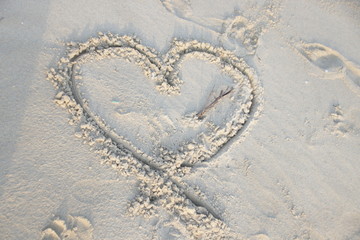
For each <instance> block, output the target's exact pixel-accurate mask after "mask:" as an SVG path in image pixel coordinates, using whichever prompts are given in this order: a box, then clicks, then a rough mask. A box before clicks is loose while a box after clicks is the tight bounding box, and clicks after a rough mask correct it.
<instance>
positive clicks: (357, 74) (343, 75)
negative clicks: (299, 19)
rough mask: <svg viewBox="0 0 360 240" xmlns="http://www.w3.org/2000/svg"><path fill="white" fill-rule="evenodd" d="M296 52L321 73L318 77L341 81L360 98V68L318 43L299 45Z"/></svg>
mask: <svg viewBox="0 0 360 240" xmlns="http://www.w3.org/2000/svg"><path fill="white" fill-rule="evenodd" d="M298 51H299V52H300V53H301V54H302V55H303V56H304V57H305V58H306V59H307V60H308V61H309V62H311V63H312V64H313V65H315V66H316V67H318V68H319V69H320V70H321V71H322V75H321V76H320V77H322V78H325V79H343V80H344V82H345V84H346V86H347V87H348V88H349V89H350V90H351V91H353V92H354V93H356V94H358V95H359V96H360V66H357V65H356V64H355V63H353V62H351V61H349V60H348V59H346V58H345V57H344V56H343V55H341V54H340V53H339V52H337V51H335V50H333V49H331V48H329V47H327V46H324V45H322V44H320V43H303V44H300V46H299V47H298Z"/></svg>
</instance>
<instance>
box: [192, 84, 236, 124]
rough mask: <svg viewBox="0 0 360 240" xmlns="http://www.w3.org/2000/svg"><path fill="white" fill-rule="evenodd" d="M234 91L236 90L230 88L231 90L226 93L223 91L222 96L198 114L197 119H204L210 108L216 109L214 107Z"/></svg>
mask: <svg viewBox="0 0 360 240" xmlns="http://www.w3.org/2000/svg"><path fill="white" fill-rule="evenodd" d="M233 89H234V88H230V90H227V91H226V92H224V91H223V90H221V92H220V95H219V96H217V97H216V98H215V99H214V101H212V102H211V103H210V104H209V105H207V106H206V107H205V108H204V109H203V110H202V111H201V112H199V113H197V114H196V117H197V118H198V119H203V118H204V117H205V113H206V112H207V111H209V110H210V108H212V107H214V105H215V104H216V103H217V102H218V101H219V100H220V99H221V98H223V97H225V96H226V95H228V94H229V93H231V92H232V90H233Z"/></svg>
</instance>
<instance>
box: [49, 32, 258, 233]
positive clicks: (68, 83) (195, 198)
mask: <svg viewBox="0 0 360 240" xmlns="http://www.w3.org/2000/svg"><path fill="white" fill-rule="evenodd" d="M68 47H69V51H68V54H67V56H66V57H64V58H61V59H60V62H59V64H58V67H57V68H56V69H51V70H50V71H49V73H48V79H49V80H51V81H52V82H53V83H54V85H55V87H56V89H58V93H57V95H56V96H55V101H56V103H58V104H59V105H60V106H62V107H64V108H66V109H67V110H68V112H69V113H70V115H71V118H70V120H69V123H70V124H73V125H76V126H77V130H78V131H77V133H76V135H77V136H78V137H80V138H82V139H83V140H84V142H86V143H88V144H89V145H90V146H91V148H92V149H93V150H94V151H95V152H97V153H98V154H100V156H101V158H102V162H103V163H105V164H109V165H111V166H112V167H113V168H114V169H116V170H117V171H119V172H120V173H122V174H124V175H132V176H134V175H135V176H137V178H138V179H139V180H140V182H141V184H140V185H139V189H140V194H139V195H138V197H136V198H135V199H134V201H133V202H132V203H130V205H129V212H130V213H131V214H133V215H136V214H142V215H150V214H155V212H156V211H155V210H156V209H157V207H158V206H161V207H163V208H165V209H167V210H168V211H169V212H172V213H174V214H176V215H177V216H179V217H180V219H181V220H182V221H183V222H184V224H185V226H186V229H187V230H188V231H189V232H190V234H191V235H192V236H193V237H194V238H201V237H205V236H206V238H209V239H213V238H211V237H213V236H217V237H218V236H220V235H224V236H229V234H230V233H229V230H226V229H227V228H226V226H225V224H224V223H223V222H222V220H221V217H220V215H219V214H218V213H216V210H215V209H214V208H213V207H212V206H211V205H210V204H207V202H206V201H205V200H204V197H200V196H201V195H203V194H202V193H201V192H200V191H199V190H194V189H193V188H191V187H190V186H188V185H187V184H186V183H184V182H183V181H182V180H181V177H182V176H184V175H185V174H186V173H188V172H189V171H190V169H191V167H192V166H193V165H194V164H196V163H197V162H199V161H205V160H208V159H210V158H211V157H212V156H213V155H214V154H216V153H217V152H218V151H219V150H220V149H221V148H222V147H223V146H224V145H225V144H226V143H227V142H229V140H230V139H231V138H233V137H234V136H235V135H240V134H241V135H244V132H245V129H247V128H248V127H249V124H250V123H251V122H254V118H256V116H257V115H258V114H259V112H260V110H261V107H262V101H261V93H262V92H261V91H262V90H261V87H260V86H259V84H258V82H257V78H256V76H255V74H254V72H253V70H252V69H251V68H249V67H248V66H247V64H246V63H245V62H244V60H242V59H240V58H238V57H236V56H235V55H233V54H232V53H231V52H229V51H226V50H224V49H222V48H219V47H213V46H212V45H210V44H208V43H200V42H197V41H188V42H182V41H177V40H174V41H173V47H172V48H171V49H170V50H169V51H168V53H167V54H166V55H165V56H164V57H163V58H161V57H159V55H158V54H157V53H156V52H155V50H153V49H150V48H148V47H145V46H143V45H142V44H140V41H139V40H137V39H136V38H134V37H129V36H117V35H113V34H110V33H109V34H105V35H104V34H99V36H98V37H94V38H91V39H89V40H88V41H87V42H85V43H69V44H68ZM190 54H193V55H194V56H195V57H199V58H201V57H202V58H205V59H206V60H207V61H210V62H212V63H214V64H217V65H219V66H221V67H222V69H223V70H224V71H225V72H226V73H227V74H228V75H229V76H230V77H232V78H233V79H234V81H235V82H237V85H236V86H237V92H235V93H234V94H238V95H239V96H240V95H241V94H243V93H244V92H242V91H240V90H241V89H242V88H244V87H247V88H249V89H250V92H249V93H248V94H249V96H248V98H247V99H246V101H244V103H242V104H241V105H239V108H238V111H237V112H236V113H235V114H234V116H233V118H232V119H231V121H230V122H229V124H227V125H226V126H225V127H224V128H223V129H220V130H219V128H215V129H214V130H213V131H208V132H207V133H205V134H203V135H205V137H207V139H210V147H208V148H204V147H203V146H204V145H205V144H204V142H201V141H199V142H191V143H184V146H185V148H184V146H183V148H182V149H187V151H185V150H183V151H180V152H171V151H166V153H165V154H164V151H162V152H161V153H162V154H160V155H159V156H155V158H156V159H155V158H154V157H153V156H149V155H147V154H145V153H144V152H142V151H141V150H139V149H138V148H137V147H136V146H134V145H133V144H132V143H131V142H130V141H128V140H126V139H125V138H124V137H122V136H121V135H119V134H118V133H117V132H116V131H115V130H113V129H111V128H110V127H109V126H108V125H107V124H106V122H105V121H104V120H103V119H102V118H101V116H98V115H97V114H96V113H94V112H93V111H92V110H91V109H90V107H89V104H88V103H87V101H86V99H84V98H83V97H82V96H81V94H80V93H79V90H78V88H77V82H76V81H77V79H78V78H80V77H81V76H80V68H79V64H80V63H81V62H86V61H87V58H89V57H91V58H99V59H103V58H119V57H123V58H129V60H130V61H131V62H134V63H135V64H139V65H140V66H141V67H142V69H143V72H144V74H145V75H146V76H147V77H148V78H149V79H151V80H153V81H154V82H156V83H157V88H158V91H159V92H160V93H162V94H179V93H181V90H180V86H181V84H182V80H181V79H179V77H178V76H179V74H178V71H179V70H178V64H179V62H180V61H181V58H182V57H183V56H184V55H190ZM195 117H198V118H199V116H195ZM198 120H200V121H201V119H200V118H199V119H198ZM219 132H222V133H224V134H222V135H219ZM190 145H191V148H190V147H189V146H190ZM186 156H191V157H190V158H187V159H186V160H184V159H185V158H186ZM164 159H166V160H164ZM204 209H205V211H204ZM209 226H211V227H210V228H209ZM230 235H231V234H230Z"/></svg>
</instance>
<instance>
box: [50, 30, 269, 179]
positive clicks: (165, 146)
mask: <svg viewBox="0 0 360 240" xmlns="http://www.w3.org/2000/svg"><path fill="white" fill-rule="evenodd" d="M69 46H70V50H69V52H68V55H67V57H65V58H62V59H61V61H60V63H59V67H58V69H56V70H55V69H51V71H50V73H49V76H48V78H49V79H51V80H52V81H53V82H54V84H55V86H56V87H57V88H58V89H59V93H58V94H57V95H56V99H57V100H56V101H57V102H58V103H59V104H60V105H63V106H65V107H66V108H68V110H69V112H70V113H72V115H73V116H74V117H73V120H72V123H79V122H80V123H81V124H80V125H81V128H86V126H85V127H84V122H91V123H92V124H93V125H95V127H97V128H99V129H101V131H102V134H103V135H104V136H105V137H106V138H110V139H111V140H112V141H113V142H115V143H116V144H117V146H118V147H119V148H121V149H127V150H128V151H129V152H130V154H132V155H133V156H134V157H135V158H136V159H138V160H140V161H142V162H143V163H146V164H147V165H149V166H150V167H153V168H156V169H161V170H165V171H166V172H168V173H172V174H177V173H179V172H184V171H183V169H189V168H190V167H191V166H193V165H194V164H196V163H197V162H199V161H205V160H208V159H210V158H211V157H212V156H214V155H215V154H216V153H217V152H218V151H219V150H220V149H221V148H222V147H223V146H224V145H225V144H226V143H227V142H228V141H229V140H230V139H231V138H233V137H234V136H235V135H237V134H239V133H240V132H243V131H244V129H245V128H247V127H248V125H249V123H250V122H251V121H250V120H253V119H254V118H255V117H256V116H257V115H258V114H259V111H260V108H261V105H262V101H261V93H262V89H261V87H260V85H259V83H258V81H257V78H256V75H255V73H254V71H253V70H252V69H251V68H250V67H249V66H248V65H247V64H246V63H245V61H244V60H243V59H240V58H238V57H237V56H235V55H234V54H232V53H231V52H229V51H226V50H224V49H223V48H220V47H213V46H212V45H210V44H209V43H201V42H198V41H187V42H183V41H178V40H174V41H173V42H172V47H171V48H170V49H169V51H168V52H167V53H166V54H165V55H164V56H161V55H160V54H158V53H156V51H155V50H154V49H151V48H148V47H146V46H144V45H142V44H141V43H140V41H139V40H138V39H136V38H134V37H129V36H117V35H113V34H101V33H100V34H99V37H97V38H91V39H89V40H88V41H87V42H85V43H80V44H77V43H70V44H69ZM119 59H121V60H122V61H123V60H125V61H126V62H128V63H131V64H134V65H136V66H138V67H139V68H141V70H142V73H143V74H144V75H145V76H146V77H147V80H148V81H149V83H151V84H152V85H151V86H153V87H154V89H153V94H155V95H159V96H158V97H156V98H159V99H158V100H157V101H155V100H154V99H152V98H147V99H145V101H147V102H149V104H147V107H146V108H145V107H141V111H144V112H143V113H142V114H140V115H136V113H132V111H134V108H130V113H131V114H134V116H135V119H136V118H138V119H139V121H141V117H142V116H143V117H144V116H145V117H148V115H149V114H152V116H156V117H157V119H158V120H159V119H160V120H159V121H160V123H159V124H160V125H159V124H158V125H154V127H153V130H149V132H148V133H146V132H143V134H144V136H145V135H146V136H145V137H142V138H143V139H145V140H144V141H146V144H145V147H144V146H141V144H139V143H137V144H136V139H138V138H136V137H135V136H136V135H137V134H141V132H134V131H135V130H131V131H124V130H122V129H124V127H120V128H117V127H118V126H121V124H123V123H124V122H125V123H126V124H128V123H127V122H126V121H127V120H126V117H127V116H129V115H127V114H122V115H121V114H120V115H119V117H118V118H117V120H116V121H109V116H105V117H104V116H101V113H102V110H101V109H100V110H94V108H93V104H92V102H91V101H89V99H86V97H85V96H84V90H83V87H82V86H83V84H86V73H85V74H84V71H83V70H84V69H86V67H87V68H88V69H89V66H87V64H89V63H95V65H94V64H93V65H92V66H96V65H97V64H98V63H100V62H105V64H106V63H107V62H106V61H108V60H119ZM187 59H198V60H202V61H205V62H207V63H209V64H211V65H215V66H216V68H218V69H220V71H221V74H222V76H224V75H226V76H227V80H226V81H222V82H221V81H220V83H219V84H218V83H216V80H215V83H214V86H215V85H217V86H216V87H217V88H219V89H218V90H216V91H217V93H216V95H215V96H213V99H211V100H210V101H209V99H208V101H205V100H206V96H207V95H206V94H205V95H204V94H201V92H200V93H197V95H195V97H197V98H199V99H200V100H199V101H198V104H195V105H196V106H194V104H192V103H193V102H191V101H190V103H189V102H188V103H187V105H186V104H184V103H183V102H184V101H186V99H185V100H184V99H181V98H179V96H181V93H182V90H183V88H184V86H186V81H183V79H181V71H180V70H181V67H182V64H183V63H184V61H186V60H187ZM90 67H91V65H90ZM84 79H85V81H84ZM229 79H230V80H232V81H228V80H229ZM218 82H219V81H218ZM205 87H207V88H208V87H209V86H205ZM129 88H131V86H129ZM188 88H189V87H188ZM213 88H214V87H213ZM208 89H209V88H208ZM188 90H189V89H188ZM189 91H190V93H192V92H191V86H190V90H189ZM194 93H195V94H196V92H194ZM210 93H214V91H213V90H212V91H211V92H210ZM198 95H200V97H198ZM120 97H121V96H120ZM129 98H131V96H129ZM204 99H205V100H204ZM125 100H126V99H122V100H121V101H125ZM152 101H153V102H154V104H152ZM128 102H130V103H131V101H128ZM132 102H133V101H132ZM150 103H151V104H150ZM199 106H200V107H199ZM170 112H172V113H174V112H175V114H173V115H171V114H170ZM137 116H140V117H137ZM162 117H166V119H167V120H168V121H169V122H170V123H169V124H165V127H163V128H162V127H161V126H164V124H163V123H161V121H162ZM110 118H111V116H110ZM84 119H85V120H84ZM144 119H147V118H144ZM131 121H133V119H131ZM131 121H130V123H131ZM110 122H111V124H110ZM128 122H129V121H128ZM116 129H117V130H116ZM134 129H135V128H134ZM155 133H159V134H158V135H157V134H155ZM100 135H101V134H100ZM97 141H99V140H97ZM100 141H101V140H100ZM94 142H96V141H95V140H94ZM134 142H135V144H134Z"/></svg>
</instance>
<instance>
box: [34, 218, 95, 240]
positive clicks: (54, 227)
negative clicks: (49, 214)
mask: <svg viewBox="0 0 360 240" xmlns="http://www.w3.org/2000/svg"><path fill="white" fill-rule="evenodd" d="M92 233H93V227H92V225H91V223H90V222H89V220H87V219H86V218H84V217H79V216H78V217H73V216H70V215H69V216H67V217H66V219H61V218H59V217H56V218H55V219H54V220H53V221H52V222H50V223H49V224H48V225H47V226H46V227H45V228H44V230H43V231H42V237H41V240H63V239H66V240H91V239H93V234H92Z"/></svg>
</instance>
